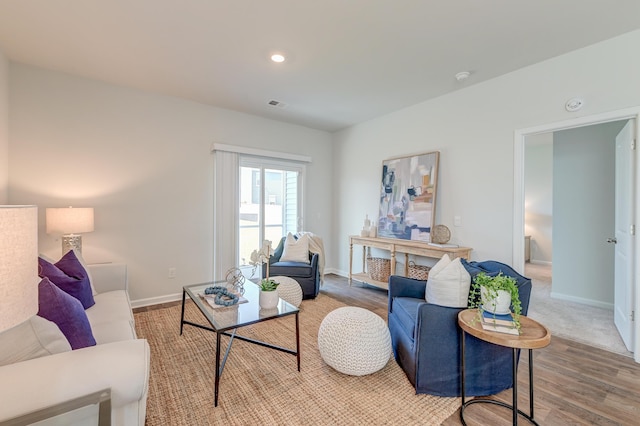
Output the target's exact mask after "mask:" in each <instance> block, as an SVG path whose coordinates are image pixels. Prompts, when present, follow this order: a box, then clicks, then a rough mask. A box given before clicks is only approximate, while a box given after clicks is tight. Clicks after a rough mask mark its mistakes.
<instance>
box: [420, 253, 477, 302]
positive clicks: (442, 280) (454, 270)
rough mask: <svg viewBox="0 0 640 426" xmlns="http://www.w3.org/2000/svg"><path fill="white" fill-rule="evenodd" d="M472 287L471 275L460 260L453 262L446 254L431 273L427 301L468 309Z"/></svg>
mask: <svg viewBox="0 0 640 426" xmlns="http://www.w3.org/2000/svg"><path fill="white" fill-rule="evenodd" d="M470 287H471V275H469V272H467V270H466V269H465V267H464V266H463V265H462V262H460V258H459V257H457V258H455V259H453V260H451V259H449V256H448V255H446V254H445V255H444V256H442V259H440V260H439V261H438V263H436V264H435V265H434V267H433V268H431V270H430V271H429V278H428V279H427V288H426V291H425V299H426V300H427V302H429V303H433V304H434V305H440V306H448V307H451V308H466V307H467V304H468V298H469V289H470Z"/></svg>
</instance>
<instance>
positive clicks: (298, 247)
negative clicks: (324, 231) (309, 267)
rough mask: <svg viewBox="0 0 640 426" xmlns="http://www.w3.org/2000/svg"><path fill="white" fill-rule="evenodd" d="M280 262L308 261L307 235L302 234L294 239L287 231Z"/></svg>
mask: <svg viewBox="0 0 640 426" xmlns="http://www.w3.org/2000/svg"><path fill="white" fill-rule="evenodd" d="M280 262H302V263H309V236H308V235H307V234H304V235H302V236H301V237H300V238H298V239H297V240H296V239H295V238H294V237H293V235H292V234H291V232H289V233H288V234H287V238H286V239H285V241H284V250H283V251H282V256H281V257H280Z"/></svg>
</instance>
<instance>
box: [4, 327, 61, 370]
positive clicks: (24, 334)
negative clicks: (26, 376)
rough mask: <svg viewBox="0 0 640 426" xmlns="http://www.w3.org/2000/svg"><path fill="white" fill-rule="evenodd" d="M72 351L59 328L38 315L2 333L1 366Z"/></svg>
mask: <svg viewBox="0 0 640 426" xmlns="http://www.w3.org/2000/svg"><path fill="white" fill-rule="evenodd" d="M70 350H71V346H70V345H69V342H68V341H67V338H66V337H64V334H62V331H60V329H59V328H58V326H57V325H55V323H53V322H51V321H49V320H47V319H44V318H42V317H39V316H37V315H34V316H32V317H31V318H30V319H28V320H27V321H25V322H23V323H21V324H18V325H16V326H15V327H13V328H10V329H9V330H7V331H4V332H2V333H0V365H8V364H13V363H16V362H20V361H25V360H28V359H32V358H39V357H42V356H46V355H52V354H57V353H60V352H68V351H70Z"/></svg>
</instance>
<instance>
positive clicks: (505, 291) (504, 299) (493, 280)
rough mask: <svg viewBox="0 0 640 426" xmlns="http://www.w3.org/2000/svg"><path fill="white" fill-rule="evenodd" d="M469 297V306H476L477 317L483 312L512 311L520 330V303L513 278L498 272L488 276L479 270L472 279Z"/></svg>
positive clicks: (499, 313) (503, 312)
mask: <svg viewBox="0 0 640 426" xmlns="http://www.w3.org/2000/svg"><path fill="white" fill-rule="evenodd" d="M469 296H470V297H469V298H470V300H471V301H472V302H471V305H470V306H471V307H472V308H478V318H479V319H481V318H482V315H483V312H489V313H490V314H493V315H494V318H495V315H501V314H509V313H513V315H512V316H513V321H514V323H515V325H516V328H517V329H518V330H520V314H521V313H522V305H521V304H520V295H519V292H518V286H517V282H516V280H515V278H513V277H509V276H507V275H504V274H503V273H502V272H500V273H499V274H498V275H496V276H489V275H487V274H485V273H484V272H480V273H479V274H478V275H476V277H475V278H474V280H473V284H472V285H471V291H470V294H469Z"/></svg>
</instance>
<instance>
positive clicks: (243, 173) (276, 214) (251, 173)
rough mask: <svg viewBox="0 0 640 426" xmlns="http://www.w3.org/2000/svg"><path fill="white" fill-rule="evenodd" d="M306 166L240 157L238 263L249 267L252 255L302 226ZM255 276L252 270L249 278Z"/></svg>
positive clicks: (274, 244)
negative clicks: (264, 243)
mask: <svg viewBox="0 0 640 426" xmlns="http://www.w3.org/2000/svg"><path fill="white" fill-rule="evenodd" d="M303 172H304V166H301V165H299V164H296V163H288V162H284V161H276V160H273V159H267V158H259V157H249V156H246V157H242V156H241V157H240V159H239V175H240V185H239V189H240V194H239V210H238V211H239V220H238V232H237V235H238V241H237V247H238V264H239V265H240V266H247V265H248V263H249V260H250V257H251V252H252V251H253V250H255V249H257V248H260V247H261V246H262V242H263V241H264V240H265V239H266V240H270V241H271V242H272V245H273V248H274V249H275V247H276V245H277V244H278V243H279V241H280V238H281V237H283V236H285V235H287V233H288V232H291V233H296V232H297V231H298V230H300V229H301V226H302V223H303V221H302V202H301V200H302V176H303ZM250 275H251V273H250V271H249V274H248V276H250Z"/></svg>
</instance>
